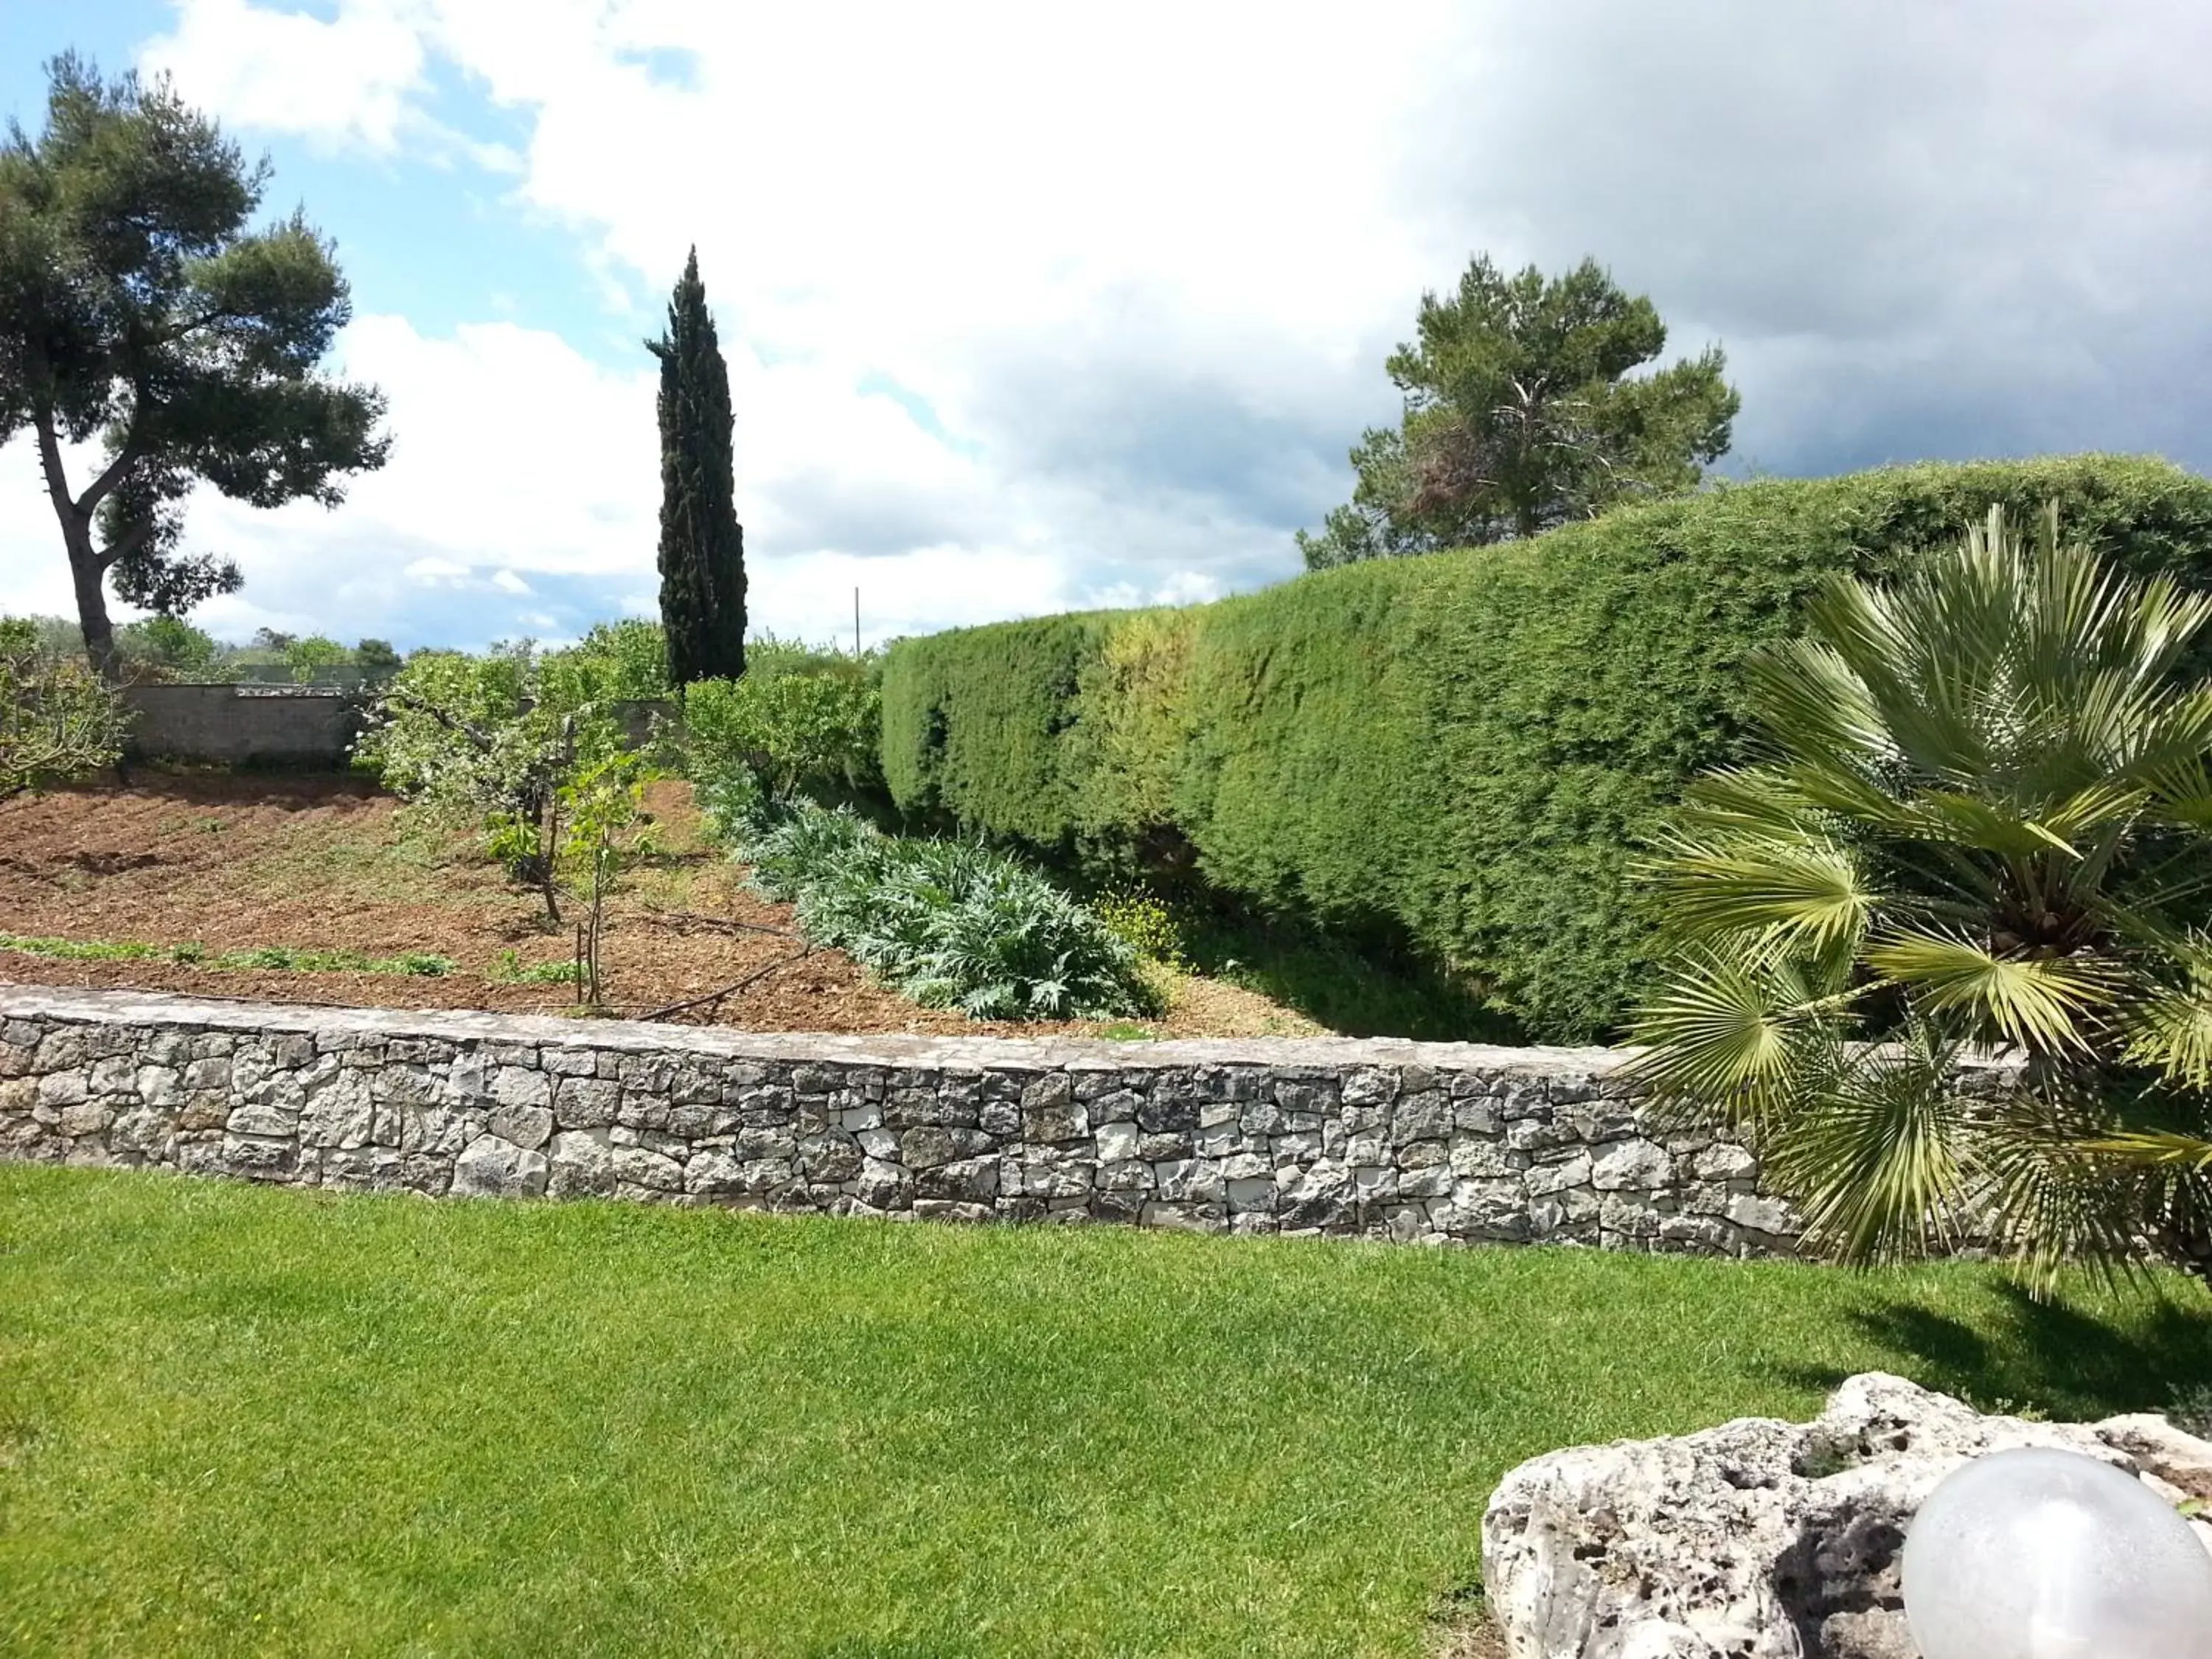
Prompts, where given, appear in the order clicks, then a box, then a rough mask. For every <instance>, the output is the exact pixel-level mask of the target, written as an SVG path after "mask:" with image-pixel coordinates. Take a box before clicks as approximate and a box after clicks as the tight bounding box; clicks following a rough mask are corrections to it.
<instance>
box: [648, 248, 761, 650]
mask: <svg viewBox="0 0 2212 1659" xmlns="http://www.w3.org/2000/svg"><path fill="white" fill-rule="evenodd" d="M646 347H647V349H648V350H650V351H651V352H652V353H653V356H656V357H658V358H659V359H660V621H661V625H662V627H663V629H665V631H666V633H667V636H668V682H669V684H671V685H672V686H674V687H676V688H677V689H678V690H679V691H680V690H682V688H683V687H684V686H686V685H688V684H690V683H691V682H692V681H694V680H706V679H736V678H738V676H739V675H741V674H743V673H744V671H745V532H744V530H743V529H742V528H741V527H740V526H739V525H738V509H737V501H736V495H737V475H736V463H735V460H734V459H733V457H732V453H731V448H730V428H731V415H730V372H729V369H728V367H727V366H726V364H725V363H724V362H722V351H721V347H720V344H719V343H717V342H716V340H715V337H714V318H713V317H712V316H711V315H710V314H708V310H707V290H706V288H705V286H704V285H703V284H702V283H701V282H700V281H699V250H698V249H696V247H695V248H693V249H692V250H691V257H690V259H689V260H688V261H686V262H685V264H684V276H683V280H682V281H680V282H678V283H677V284H676V291H675V293H674V294H673V295H671V296H670V298H669V301H668V331H667V333H666V334H665V336H663V337H661V338H660V339H659V340H648V341H647V342H646Z"/></svg>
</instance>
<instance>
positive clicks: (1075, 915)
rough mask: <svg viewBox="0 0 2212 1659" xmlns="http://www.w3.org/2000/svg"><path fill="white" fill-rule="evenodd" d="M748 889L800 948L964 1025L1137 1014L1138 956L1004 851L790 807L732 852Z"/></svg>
mask: <svg viewBox="0 0 2212 1659" xmlns="http://www.w3.org/2000/svg"><path fill="white" fill-rule="evenodd" d="M740 850H741V852H742V854H743V856H744V857H745V858H746V859H747V860H750V863H751V865H752V869H753V882H754V884H755V885H756V886H757V887H758V888H759V889H760V890H761V891H762V892H763V893H765V894H766V895H767V896H769V897H770V898H775V899H781V900H786V901H788V902H790V903H791V904H792V906H793V909H794V911H795V913H796V916H797V920H798V922H799V929H800V931H801V932H803V933H805V935H806V937H807V938H808V939H810V940H811V941H812V942H813V943H815V944H817V945H829V946H832V947H834V948H836V949H838V950H842V951H847V952H848V953H849V954H850V955H851V956H852V957H854V958H855V959H856V960H857V961H859V962H860V963H862V964H863V965H864V966H866V968H868V969H871V970H872V972H873V973H874V974H875V975H877V977H878V978H879V979H881V980H882V981H884V983H886V984H887V985H890V987H892V988H893V989H895V990H897V991H899V992H900V993H901V994H904V995H906V996H908V997H911V998H913V999H914V1000H915V1001H916V1002H918V1003H920V1004H921V1005H922V1006H924V1007H933V1008H958V1009H960V1010H962V1011H963V1012H965V1013H967V1014H968V1015H969V1016H970V1017H971V1018H976V1019H1004V1020H1034V1019H1106V1018H1114V1017H1115V1016H1117V1015H1121V1014H1129V1013H1135V1012H1143V1011H1145V1010H1146V1008H1147V1007H1148V1006H1150V1002H1151V993H1150V992H1149V990H1148V989H1147V987H1146V984H1145V982H1144V981H1143V979H1142V978H1141V976H1140V975H1139V973H1138V963H1137V953H1136V951H1134V950H1133V949H1132V948H1131V947H1130V946H1129V945H1128V944H1127V942H1125V941H1124V940H1123V939H1121V938H1120V937H1118V936H1117V935H1116V934H1115V933H1114V932H1113V930H1112V929H1110V928H1109V927H1107V926H1106V924H1105V923H1104V922H1103V921H1101V920H1100V919H1099V918H1098V917H1097V915H1094V914H1093V913H1092V912H1091V910H1090V909H1089V908H1086V907H1085V906H1084V905H1083V904H1081V903H1079V902H1077V901H1076V900H1075V899H1074V898H1073V897H1071V896H1069V895H1067V894H1066V893H1065V892H1062V891H1061V890H1060V889H1059V888H1057V887H1055V886H1054V885H1053V884H1052V883H1051V882H1049V881H1048V880H1047V879H1046V878H1044V877H1043V876H1042V875H1041V874H1039V873H1038V872H1036V871H1035V870H1032V869H1030V868H1029V867H1028V866H1025V865H1024V864H1022V863H1021V862H1020V861H1019V860H1016V859H1014V858H1012V857H1010V856H1009V855H1007V854H1005V853H1001V852H998V851H996V850H994V849H993V848H987V847H984V846H982V845H981V844H979V843H977V842H969V841H931V840H921V839H915V838H910V837H903V836H887V835H885V834H884V833H883V832H882V831H881V830H879V829H876V828H875V826H874V825H872V824H871V823H868V822H867V821H866V820H865V819H863V818H862V817H860V816H859V815H858V814H856V813H854V812H852V811H848V810H847V809H844V808H828V807H823V806H818V805H813V804H811V803H800V804H799V805H797V806H795V807H793V809H792V810H791V811H788V812H787V813H785V814H782V815H781V817H780V819H779V821H778V822H776V823H774V824H773V825H772V826H770V825H763V826H761V827H759V828H757V829H756V830H755V831H754V832H753V833H752V834H751V835H750V836H748V837H747V839H746V840H745V841H744V842H743V843H742V844H741V848H740Z"/></svg>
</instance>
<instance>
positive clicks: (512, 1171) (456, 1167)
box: [452, 1134, 550, 1198]
mask: <svg viewBox="0 0 2212 1659" xmlns="http://www.w3.org/2000/svg"><path fill="white" fill-rule="evenodd" d="M549 1169H550V1165H549V1164H547V1162H546V1158H545V1155H544V1153H543V1152H537V1151H534V1150H532V1148H529V1147H526V1146H517V1145H516V1144H515V1143H514V1142H513V1141H511V1140H506V1139H501V1138H500V1137H499V1136H498V1135H496V1134H487V1135H479V1136H477V1139H474V1140H472V1141H471V1142H470V1143H469V1144H468V1146H466V1147H465V1149H464V1150H463V1151H462V1152H461V1154H460V1156H459V1157H458V1158H455V1159H454V1160H453V1188H452V1192H453V1196H454V1197H456V1198H538V1197H540V1196H542V1195H543V1194H544V1191H545V1182H546V1176H547V1172H548V1170H549Z"/></svg>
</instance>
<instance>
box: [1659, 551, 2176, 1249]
mask: <svg viewBox="0 0 2212 1659" xmlns="http://www.w3.org/2000/svg"><path fill="white" fill-rule="evenodd" d="M2208 620H2212V596H2208V595H2206V594H2203V593H2198V592H2191V591H2188V590H2186V589H2185V588H2183V587H2182V586H2179V585H2177V584H2176V583H2175V582H2173V581H2172V580H2166V579H2157V580H2137V579H2134V578H2131V577H2129V576H2125V575H2123V574H2118V573H2115V572H2112V571H2110V570H2108V569H2106V568H2104V567H2103V566H2102V565H2101V564H2100V561H2099V560H2098V558H2097V557H2096V556H2095V555H2094V554H2093V552H2091V551H2090V550H2087V549H2086V548H2084V547H2081V546H2078V545H2070V544H2066V543H2064V542H2063V541H2062V539H2061V538H2060V536H2059V532H2058V523H2057V514H2056V512H2055V510H2053V511H2051V512H2047V513H2045V514H2044V515H2043V517H2042V519H2041V520H2040V524H2039V533H2036V534H2034V535H2033V536H2026V535H2022V534H2021V533H2020V532H2018V531H2017V530H2016V529H2015V526H2011V525H2009V524H2008V522H2007V521H2006V520H2005V518H2004V517H2003V515H2002V513H2001V512H1992V513H1991V514H1990V519H1989V520H1988V523H1987V525H1986V526H1985V527H1979V528H1976V529H1974V530H1972V531H1971V532H1969V533H1968V534H1967V536H1966V538H1965V540H1964V542H1963V543H1962V544H1960V545H1959V546H1958V547H1956V548H1955V549H1953V550H1947V551H1945V552H1942V553H1939V554H1937V555H1935V556H1931V557H1929V558H1928V559H1927V560H1926V561H1924V562H1922V563H1921V564H1919V565H1918V566H1917V568H1915V569H1914V570H1913V571H1912V572H1911V574H1907V575H1906V576H1905V577H1904V578H1903V579H1901V580H1898V581H1896V582H1894V583H1893V584H1889V585H1886V586H1877V585H1875V584H1872V583H1869V582H1867V581H1864V580H1841V581H1838V582H1837V583H1835V584H1833V585H1832V586H1830V587H1829V588H1828V589H1827V590H1826V592H1823V593H1822V594H1821V595H1820V596H1819V597H1818V598H1817V599H1816V600H1815V601H1814V604H1813V605H1812V606H1811V610H1810V617H1809V622H1810V630H1809V636H1808V637H1807V638H1804V639H1802V640H1799V641H1795V642H1793V643H1791V644H1789V645H1787V646H1784V647H1780V648H1778V649H1777V650H1774V651H1772V652H1771V653H1769V654H1767V655H1765V656H1764V657H1762V658H1760V659H1758V660H1757V661H1755V662H1753V664H1752V665H1751V667H1750V672H1751V675H1752V698H1751V707H1752V716H1753V732H1752V735H1753V751H1752V756H1751V759H1750V761H1749V763H1747V764H1745V765H1742V766H1741V767H1736V768H1733V769H1724V770H1721V771H1718V772H1716V773H1713V774H1711V775H1706V776H1705V777H1703V778H1701V779H1699V780H1698V781H1696V782H1695V783H1694V784H1693V785H1692V787H1690V788H1689V790H1688V791H1687V792H1686V797H1685V799H1683V801H1682V802H1681V804H1680V806H1679V808H1678V809H1677V810H1676V811H1675V812H1674V815H1673V816H1672V817H1671V819H1670V821H1669V823H1668V826H1667V828H1666V829H1665V831H1664V832H1663V835H1662V840H1661V842H1660V845H1659V847H1658V848H1657V849H1656V854H1655V856H1654V857H1653V859H1652V860H1651V861H1650V865H1649V866H1648V870H1647V874H1648V877H1649V879H1650V883H1651V896H1652V899H1653V902H1654V905H1655V908H1656V914H1657V915H1658V916H1659V919H1660V927H1661V939H1662V966H1661V971H1660V975H1659V979H1658V982H1657V985H1656V989H1655V990H1654V991H1653V993H1652V994H1651V995H1650V997H1649V999H1648V1000H1647V1001H1646V1002H1645V1004H1644V1006H1643V1007H1642V1009H1641V1010H1640V1011H1639V1014H1638V1021H1637V1025H1636V1035H1637V1037H1638V1041H1639V1042H1643V1043H1644V1044H1646V1045H1648V1047H1647V1049H1646V1052H1645V1053H1644V1054H1643V1055H1642V1056H1641V1058H1640V1059H1639V1060H1638V1070H1639V1071H1640V1072H1641V1073H1642V1074H1643V1075H1644V1077H1645V1079H1647V1080H1648V1082H1649V1084H1650V1085H1651V1087H1652V1088H1653V1090H1654V1092H1655V1094H1656V1097H1658V1099H1659V1100H1660V1102H1661V1103H1662V1106H1664V1107H1667V1108H1671V1109H1673V1111H1674V1113H1675V1114H1676V1115H1678V1117H1679V1118H1680V1119H1682V1120H1686V1121H1694V1122H1697V1123H1699V1124H1702V1125H1706V1126H1710V1127H1727V1128H1729V1129H1730V1130H1732V1131H1734V1132H1735V1133H1741V1135H1743V1136H1745V1137H1746V1138H1747V1139H1748V1141H1749V1142H1750V1143H1751V1144H1752V1145H1753V1146H1754V1147H1755V1148H1756V1149H1757V1150H1758V1151H1759V1152H1760V1153H1761V1155H1762V1157H1763V1158H1764V1159H1765V1166H1766V1168H1767V1170H1768V1172H1769V1176H1770V1178H1771V1180H1772V1181H1773V1182H1774V1183H1775V1184H1776V1185H1777V1186H1778V1188H1780V1189H1781V1190H1783V1191H1784V1192H1787V1193H1789V1194H1791V1195H1792V1196H1794V1197H1795V1198H1796V1199H1797V1200H1798V1201H1799V1203H1800V1205H1801V1207H1802V1211H1803V1213H1804V1216H1805V1220H1806V1225H1807V1234H1808V1241H1810V1242H1811V1243H1814V1245H1816V1246H1818V1247H1822V1248H1825V1249H1827V1250H1828V1251H1829V1252H1831V1253H1832V1254H1834V1255H1839V1256H1841V1257H1843V1258H1844V1259H1846V1260H1850V1261H1857V1262H1862V1263H1863V1262H1868V1261H1877V1260H1884V1259H1893V1258H1897V1257H1900V1256H1905V1255H1916V1254H1921V1253H1925V1252H1928V1251H1930V1250H1934V1249H1942V1248H1946V1247H1948V1246H1949V1245H1951V1244H1953V1243H1957V1242H1958V1241H1959V1240H1960V1238H1961V1237H1965V1236H1968V1235H1972V1236H1973V1237H1977V1238H1979V1239H1983V1240H1985V1241H1988V1242H1990V1243H1996V1244H1997V1245H1998V1246H2000V1247H2001V1248H2002V1249H2005V1250H2006V1251H2007V1252H2008V1254H2010V1255H2013V1256H2015V1258H2017V1259H2020V1260H2021V1261H2026V1262H2027V1263H2030V1264H2032V1265H2033V1266H2034V1267H2037V1268H2038V1269H2039V1270H2040V1271H2039V1273H2038V1274H2037V1276H2038V1277H2039V1279H2047V1274H2048V1272H2049V1271H2050V1270H2051V1269H2054V1268H2055V1267H2056V1266H2057V1264H2058V1263H2060V1262H2062V1261H2067V1260H2071V1259H2091V1260H2095V1261H2103V1262H2106V1263H2112V1262H2118V1261H2135V1260H2140V1259H2142V1256H2143V1255H2145V1253H2146V1252H2147V1251H2148V1252H2152V1253H2156V1254H2160V1255H2165V1256H2166V1257H2167V1258H2168V1259H2171V1260H2175V1261H2179V1262H2180V1263H2182V1264H2183V1265H2185V1266H2186V1267H2191V1269H2192V1270H2194V1271H2196V1272H2197V1273H2199V1274H2202V1275H2207V1276H2212V1093H2208V1089H2212V933H2208V929H2207V921H2208V917H2212V903H2209V902H2208V899H2212V775H2208V769H2207V757H2208V752H2212V680H2208V679H2207V678H2204V676H2203V671H2202V663H2203V657H2202V656H2200V655H2198V654H2197V652H2198V651H2200V650H2201V648H2202V647H2201V646H2200V644H2199V635H2200V634H2202V633H2203V629H2204V627H2205V624H2206V623H2207V621H2208ZM1990 1050H1996V1051H1998V1052H2000V1053H2002V1054H2006V1055H2008V1057H2009V1058H2010V1059H2012V1060H2015V1061H2016V1062H2017V1069H2016V1073H2015V1081H2014V1082H2013V1084H2012V1085H2011V1086H2008V1087H2002V1088H1997V1089H1988V1090H1974V1089H1969V1088H1962V1087H1961V1086H1960V1062H1961V1061H1962V1060H1963V1059H1964V1058H1965V1057H1966V1056H1967V1055H1968V1054H1971V1053H1972V1052H1974V1051H1990Z"/></svg>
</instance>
